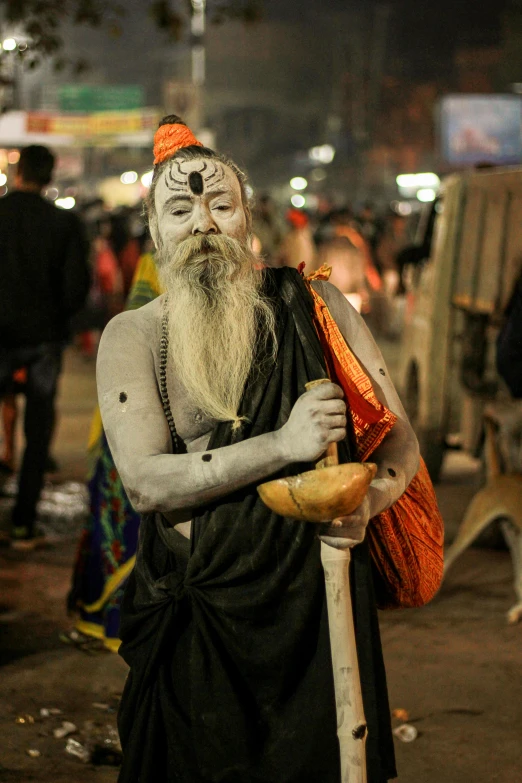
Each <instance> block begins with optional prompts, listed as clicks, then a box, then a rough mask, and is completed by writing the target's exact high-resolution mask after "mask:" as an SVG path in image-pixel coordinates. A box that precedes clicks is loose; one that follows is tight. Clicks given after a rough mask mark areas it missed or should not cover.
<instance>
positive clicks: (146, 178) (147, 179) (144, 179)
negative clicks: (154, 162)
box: [122, 171, 154, 188]
mask: <svg viewBox="0 0 522 783" xmlns="http://www.w3.org/2000/svg"><path fill="white" fill-rule="evenodd" d="M153 173H154V172H153V171H146V172H145V174H142V176H141V184H142V185H143V187H144V188H150V184H151V182H152V175H153ZM122 181H123V180H122Z"/></svg>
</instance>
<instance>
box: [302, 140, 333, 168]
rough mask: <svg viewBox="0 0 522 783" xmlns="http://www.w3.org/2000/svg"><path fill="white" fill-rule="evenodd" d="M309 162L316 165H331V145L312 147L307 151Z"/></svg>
mask: <svg viewBox="0 0 522 783" xmlns="http://www.w3.org/2000/svg"><path fill="white" fill-rule="evenodd" d="M308 157H309V158H310V160H314V161H317V162H318V163H331V162H332V160H333V159H334V158H335V147H332V145H331V144H321V145H320V146H319V147H312V148H311V149H310V150H308Z"/></svg>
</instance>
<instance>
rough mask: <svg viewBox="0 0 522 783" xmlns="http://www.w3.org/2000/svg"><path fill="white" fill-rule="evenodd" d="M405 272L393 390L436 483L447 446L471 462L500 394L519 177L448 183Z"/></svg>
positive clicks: (520, 260)
mask: <svg viewBox="0 0 522 783" xmlns="http://www.w3.org/2000/svg"><path fill="white" fill-rule="evenodd" d="M431 209H432V212H431V215H427V216H426V219H425V220H424V222H422V221H421V224H420V225H421V226H422V225H424V227H425V229H424V230H425V232H424V235H423V236H420V237H418V238H417V247H416V251H415V248H409V249H408V251H406V253H405V256H404V261H405V263H406V264H408V263H409V264H410V274H409V275H408V274H407V275H406V277H407V278H409V280H410V285H409V291H408V294H407V297H408V301H407V306H406V314H405V325H404V331H403V336H402V345H401V362H400V367H399V379H398V380H399V387H400V389H401V391H402V396H403V401H404V404H405V407H406V409H407V411H408V414H409V416H410V418H411V421H412V423H413V426H414V427H415V430H416V432H417V435H418V437H419V442H420V446H421V452H422V454H423V456H424V458H425V460H426V462H427V465H428V468H429V470H430V473H431V475H432V478H433V479H435V480H436V479H437V478H438V475H439V472H440V468H441V465H442V460H443V456H444V451H445V449H446V448H447V447H448V444H449V442H450V441H451V440H453V442H456V441H457V440H458V442H459V443H460V444H461V445H462V447H463V448H464V449H466V450H468V451H470V452H472V453H473V452H475V453H476V452H477V450H478V448H479V445H480V438H481V431H482V412H483V409H484V406H485V404H486V403H487V402H488V401H490V400H491V399H494V398H495V397H496V396H497V394H498V393H499V389H501V388H502V383H501V382H500V379H499V378H498V375H497V373H496V369H495V361H494V359H495V341H496V336H497V334H498V327H499V325H500V323H501V319H502V314H503V312H504V309H505V307H506V304H507V302H508V301H509V298H510V296H511V293H512V290H513V287H514V285H515V282H516V280H517V278H518V276H519V275H520V271H521V269H522V168H509V169H507V168H505V169H493V168H487V169H486V168H484V169H477V170H474V171H469V172H465V173H459V174H453V175H451V176H449V177H447V178H446V179H445V181H444V182H443V184H442V187H441V192H440V194H439V197H438V199H437V200H436V201H435V202H434V203H433V205H432V206H431Z"/></svg>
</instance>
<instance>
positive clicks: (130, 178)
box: [120, 171, 138, 185]
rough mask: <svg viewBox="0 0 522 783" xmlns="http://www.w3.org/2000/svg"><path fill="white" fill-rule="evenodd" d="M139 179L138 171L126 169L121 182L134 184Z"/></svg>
mask: <svg viewBox="0 0 522 783" xmlns="http://www.w3.org/2000/svg"><path fill="white" fill-rule="evenodd" d="M137 180H138V172H137V171H124V172H123V174H122V175H121V177H120V182H122V183H123V184H124V185H133V184H134V183H135V182H137Z"/></svg>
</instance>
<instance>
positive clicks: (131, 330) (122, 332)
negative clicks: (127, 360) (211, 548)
mask: <svg viewBox="0 0 522 783" xmlns="http://www.w3.org/2000/svg"><path fill="white" fill-rule="evenodd" d="M162 302H163V296H160V297H158V298H157V299H154V300H153V301H152V302H149V303H148V304H146V305H144V306H143V307H140V308H139V309H137V310H125V311H124V312H123V313H119V314H118V315H116V316H115V317H114V318H112V319H111V320H110V321H109V323H108V324H107V326H106V327H105V329H104V331H103V335H102V339H101V342H100V351H101V352H105V351H107V350H110V351H113V352H118V351H120V350H125V351H127V350H129V349H132V346H133V345H135V344H136V341H138V342H139V343H141V344H143V343H148V344H149V345H150V346H151V347H152V346H153V345H155V344H156V343H157V341H158V334H159V331H160V329H161V315H162Z"/></svg>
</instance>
